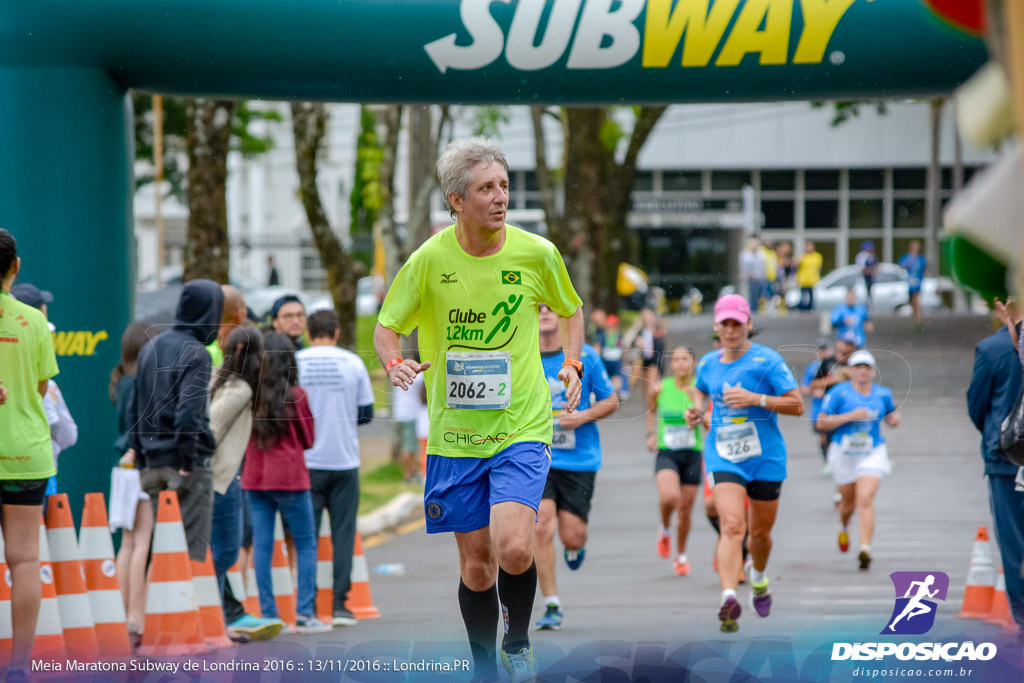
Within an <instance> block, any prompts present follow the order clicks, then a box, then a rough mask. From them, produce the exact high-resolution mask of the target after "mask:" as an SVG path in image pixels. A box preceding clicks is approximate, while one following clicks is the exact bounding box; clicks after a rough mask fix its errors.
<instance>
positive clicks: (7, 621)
mask: <svg viewBox="0 0 1024 683" xmlns="http://www.w3.org/2000/svg"><path fill="white" fill-rule="evenodd" d="M13 637H14V630H13V628H12V627H11V570H9V569H8V568H7V554H6V553H5V551H4V537H3V534H0V667H5V666H7V665H8V664H10V663H11V639H12V638H13Z"/></svg>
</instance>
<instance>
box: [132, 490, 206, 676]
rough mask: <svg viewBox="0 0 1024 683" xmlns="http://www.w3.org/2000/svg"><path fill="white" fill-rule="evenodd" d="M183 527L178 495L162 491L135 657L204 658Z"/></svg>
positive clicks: (203, 646) (204, 645)
mask: <svg viewBox="0 0 1024 683" xmlns="http://www.w3.org/2000/svg"><path fill="white" fill-rule="evenodd" d="M206 652H209V648H208V647H207V646H206V643H205V642H204V640H203V629H202V625H201V624H200V621H199V610H198V608H197V606H196V597H195V590H194V588H193V587H192V570H191V568H190V565H189V558H188V545H187V543H186V542H185V527H184V526H183V525H182V523H181V510H180V508H179V507H178V494H177V493H176V492H174V491H161V492H160V501H159V505H158V507H157V515H156V526H155V528H154V531H153V561H152V564H151V565H150V567H149V593H148V595H147V596H146V626H145V629H144V632H143V634H142V645H141V646H140V647H139V648H138V653H139V654H140V655H143V656H145V657H153V656H156V657H178V656H182V655H192V654H204V653H206Z"/></svg>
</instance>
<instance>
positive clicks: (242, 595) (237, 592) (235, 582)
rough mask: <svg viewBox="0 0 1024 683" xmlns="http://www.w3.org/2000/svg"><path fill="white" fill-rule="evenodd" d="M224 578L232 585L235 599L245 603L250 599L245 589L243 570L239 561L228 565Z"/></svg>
mask: <svg viewBox="0 0 1024 683" xmlns="http://www.w3.org/2000/svg"><path fill="white" fill-rule="evenodd" d="M224 579H225V581H227V584H228V585H229V586H230V587H231V594H232V595H234V596H235V600H238V602H240V603H242V604H243V605H244V604H246V602H247V601H248V599H249V598H248V597H247V596H248V593H247V592H246V590H245V581H243V580H242V570H241V569H240V568H239V567H238V563H237V562H235V563H234V564H233V565H231V566H230V567H228V571H227V574H225V575H224Z"/></svg>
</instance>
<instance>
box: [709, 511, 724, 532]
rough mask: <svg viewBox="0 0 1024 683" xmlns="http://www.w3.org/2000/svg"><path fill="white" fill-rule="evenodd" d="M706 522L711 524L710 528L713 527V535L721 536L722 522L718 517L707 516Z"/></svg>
mask: <svg viewBox="0 0 1024 683" xmlns="http://www.w3.org/2000/svg"><path fill="white" fill-rule="evenodd" d="M708 521H709V522H711V526H713V527H715V533H716V534H718V535H719V536H721V535H722V520H721V519H720V518H719V516H718V515H714V516H712V515H708Z"/></svg>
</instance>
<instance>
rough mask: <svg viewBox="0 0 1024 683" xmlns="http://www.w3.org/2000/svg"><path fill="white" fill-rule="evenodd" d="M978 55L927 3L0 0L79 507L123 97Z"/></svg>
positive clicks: (488, 94)
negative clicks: (134, 92) (73, 434)
mask: <svg viewBox="0 0 1024 683" xmlns="http://www.w3.org/2000/svg"><path fill="white" fill-rule="evenodd" d="M984 60H985V49H984V46H983V44H982V43H981V41H980V40H979V39H978V38H977V37H974V36H970V35H967V34H965V33H961V32H959V31H957V30H956V29H954V28H952V27H951V26H949V25H947V24H945V23H943V22H942V21H941V20H940V19H938V18H937V17H936V16H935V15H933V14H932V13H931V12H930V11H929V10H928V9H927V8H926V7H925V5H924V4H923V3H922V2H921V0H884V1H882V0H875V1H872V0H715V1H714V2H709V0H461V1H460V0H404V1H396V0H358V1H357V0H245V1H244V2H243V1H242V0H153V1H152V2H138V0H94V1H92V2H80V1H78V0H31V1H30V2H25V1H24V0H0V92H2V93H3V97H0V158H2V163H0V226H3V227H5V228H7V229H9V230H11V231H12V232H13V233H14V234H15V235H16V236H17V238H18V242H19V250H20V252H21V255H22V257H23V260H24V264H25V267H24V271H23V276H22V279H23V280H25V281H29V282H33V283H36V284H38V285H40V286H42V287H44V288H46V289H49V290H51V291H53V292H54V295H55V297H56V303H55V306H54V308H55V310H56V311H57V312H58V313H57V316H56V317H57V318H58V319H59V321H60V323H61V331H60V334H62V335H63V336H62V337H60V339H59V346H60V350H61V357H60V359H59V360H60V365H61V375H60V383H61V387H62V389H63V391H64V394H65V395H66V397H67V400H68V403H69V405H70V407H71V409H72V411H73V413H74V415H75V416H76V419H77V420H78V423H79V426H80V434H81V437H80V440H79V443H78V445H77V446H76V447H75V448H73V449H71V450H69V451H68V452H67V454H65V455H64V456H63V457H62V458H61V463H60V464H61V475H60V482H61V485H62V487H63V490H66V491H68V492H69V493H70V494H71V500H72V506H73V509H75V510H78V509H80V507H81V504H82V495H83V493H84V492H86V491H106V490H107V489H108V487H109V468H110V467H111V466H112V465H113V464H114V457H113V451H112V450H111V444H112V442H113V440H114V437H115V429H116V420H115V417H114V413H113V410H112V409H111V408H110V405H109V402H108V401H107V398H106V386H107V379H108V373H109V371H110V368H111V367H113V366H114V365H115V364H116V363H117V361H118V358H119V353H120V350H119V346H120V343H119V339H120V335H121V331H122V330H123V329H124V327H125V326H126V325H127V324H128V322H130V320H131V317H132V304H133V291H134V277H133V266H132V261H133V258H132V252H133V249H132V201H131V200H132V190H133V178H132V162H133V155H132V134H131V131H132V128H131V125H132V117H131V111H130V100H129V98H127V97H126V93H127V90H128V88H136V89H141V90H147V91H151V92H158V93H165V94H177V95H191V96H204V95H209V96H213V95H217V96H230V97H239V98H268V99H317V100H331V101H358V102H371V101H393V102H395V101H397V102H426V103H432V102H438V103H440V102H453V103H489V102H494V103H519V104H530V103H541V102H543V103H559V104H637V103H673V102H712V101H765V100H782V99H812V98H842V99H851V98H866V97H879V98H881V97H923V96H931V95H936V94H946V93H948V92H949V91H950V90H952V89H953V88H954V87H955V86H956V85H957V84H959V83H960V82H961V81H963V80H964V79H965V78H966V77H967V76H968V75H970V74H971V73H972V72H973V71H974V70H975V69H976V68H977V67H978V66H979V65H980V64H981V63H982V62H983V61H984Z"/></svg>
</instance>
